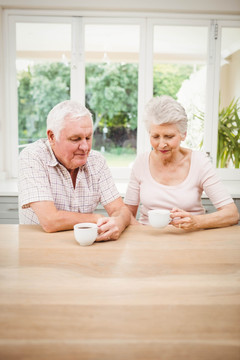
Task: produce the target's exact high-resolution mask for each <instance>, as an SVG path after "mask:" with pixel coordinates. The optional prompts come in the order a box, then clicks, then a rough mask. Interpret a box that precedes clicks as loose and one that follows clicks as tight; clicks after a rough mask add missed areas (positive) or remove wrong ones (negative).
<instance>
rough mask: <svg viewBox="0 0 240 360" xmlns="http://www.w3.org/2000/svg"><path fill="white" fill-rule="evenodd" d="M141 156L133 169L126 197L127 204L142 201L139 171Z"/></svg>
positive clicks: (137, 203) (136, 203) (135, 203)
mask: <svg viewBox="0 0 240 360" xmlns="http://www.w3.org/2000/svg"><path fill="white" fill-rule="evenodd" d="M139 162H140V161H139V158H137V159H136V161H135V162H134V164H133V168H132V171H131V176H130V180H129V183H128V187H127V192H126V196H125V199H124V202H125V204H127V205H136V206H138V205H139V203H140V184H141V180H140V171H139Z"/></svg>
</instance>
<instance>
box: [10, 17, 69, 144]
mask: <svg viewBox="0 0 240 360" xmlns="http://www.w3.org/2000/svg"><path fill="white" fill-rule="evenodd" d="M16 47H17V49H16V50H17V55H16V56H17V60H16V68H17V80H18V124H19V126H18V128H19V148H20V150H21V148H22V147H24V146H25V145H26V144H28V143H31V142H33V141H35V140H37V139H39V138H41V137H46V117H47V114H48V112H49V111H50V110H51V108H52V107H53V106H54V105H56V104H57V103H58V102H60V101H63V100H67V99H69V97H70V51H71V25H70V24H49V23H17V24H16Z"/></svg>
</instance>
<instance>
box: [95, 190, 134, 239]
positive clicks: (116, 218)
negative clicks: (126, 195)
mask: <svg viewBox="0 0 240 360" xmlns="http://www.w3.org/2000/svg"><path fill="white" fill-rule="evenodd" d="M104 208H105V210H106V211H107V213H108V215H109V216H110V217H109V218H108V217H104V218H100V219H99V220H98V222H97V225H98V227H99V236H98V238H97V241H102V240H110V239H112V240H116V239H118V238H119V236H120V235H121V233H122V232H123V230H124V229H125V228H126V227H127V226H128V225H129V224H130V220H131V213H130V211H129V209H128V208H127V206H126V205H125V204H124V203H123V201H122V198H121V197H119V198H117V199H116V200H114V201H112V202H111V203H109V204H107V205H105V206H104Z"/></svg>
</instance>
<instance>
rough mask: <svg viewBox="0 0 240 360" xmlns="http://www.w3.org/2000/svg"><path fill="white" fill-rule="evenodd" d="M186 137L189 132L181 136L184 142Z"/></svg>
mask: <svg viewBox="0 0 240 360" xmlns="http://www.w3.org/2000/svg"><path fill="white" fill-rule="evenodd" d="M186 136H187V132H185V134H183V135H181V137H182V141H184V140H185V139H186Z"/></svg>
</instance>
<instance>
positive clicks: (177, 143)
mask: <svg viewBox="0 0 240 360" xmlns="http://www.w3.org/2000/svg"><path fill="white" fill-rule="evenodd" d="M144 122H145V125H146V128H147V130H148V132H149V136H150V143H151V146H152V150H151V151H150V152H146V153H143V154H141V155H139V156H138V157H137V159H136V160H135V163H134V165H133V169H132V173H131V178H130V182H129V185H128V189H127V193H126V197H125V203H126V205H127V206H128V207H129V209H130V210H131V212H132V215H133V216H132V224H139V223H140V224H148V210H150V209H168V210H170V211H171V218H172V222H171V224H172V225H173V226H176V227H181V228H183V229H186V230H189V229H190V230H195V229H204V228H214V227H223V226H230V225H233V224H237V222H238V219H239V214H238V210H237V207H236V205H235V204H234V202H233V200H232V198H231V196H230V195H229V194H228V192H227V191H226V190H225V188H224V186H223V184H222V183H221V182H220V181H219V179H218V177H217V175H216V172H215V170H214V168H213V166H212V164H211V162H210V160H209V158H208V157H207V156H206V155H205V154H203V153H202V152H200V151H193V150H190V149H187V148H184V147H182V146H181V141H183V140H184V139H185V138H186V133H187V115H186V113H185V110H184V108H183V107H182V106H181V105H180V104H179V103H178V102H177V101H175V100H174V99H173V98H171V97H169V96H160V97H155V98H152V99H151V100H150V101H149V102H148V104H147V105H146V108H145V113H144ZM203 191H205V193H206V194H207V196H208V197H209V198H210V200H211V202H212V203H213V205H214V206H215V208H216V209H217V211H216V212H214V213H211V214H205V211H204V208H203V206H202V203H201V195H202V192H203ZM140 203H141V210H140V218H139V222H138V221H137V220H136V214H137V210H138V206H139V204H140Z"/></svg>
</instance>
